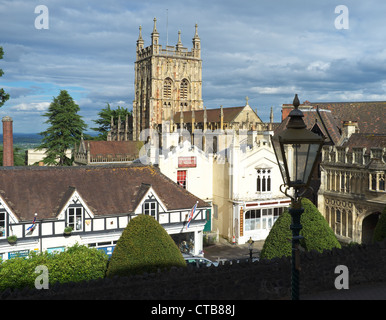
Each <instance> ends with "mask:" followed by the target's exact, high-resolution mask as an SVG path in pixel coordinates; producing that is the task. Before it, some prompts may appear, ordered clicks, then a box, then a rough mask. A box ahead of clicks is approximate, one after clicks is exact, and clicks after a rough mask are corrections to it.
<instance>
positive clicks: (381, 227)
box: [373, 207, 386, 242]
mask: <svg viewBox="0 0 386 320" xmlns="http://www.w3.org/2000/svg"><path fill="white" fill-rule="evenodd" d="M384 239H386V207H385V209H383V211H382V213H381V215H380V217H379V220H378V222H377V225H376V226H375V229H374V235H373V242H378V241H383V240H384Z"/></svg>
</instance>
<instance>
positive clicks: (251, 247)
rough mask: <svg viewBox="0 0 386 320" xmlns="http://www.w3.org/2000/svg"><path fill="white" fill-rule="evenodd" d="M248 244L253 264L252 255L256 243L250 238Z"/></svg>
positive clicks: (250, 260)
mask: <svg viewBox="0 0 386 320" xmlns="http://www.w3.org/2000/svg"><path fill="white" fill-rule="evenodd" d="M247 242H248V250H249V262H252V254H253V243H254V242H255V241H253V240H252V237H249V240H248V241H247Z"/></svg>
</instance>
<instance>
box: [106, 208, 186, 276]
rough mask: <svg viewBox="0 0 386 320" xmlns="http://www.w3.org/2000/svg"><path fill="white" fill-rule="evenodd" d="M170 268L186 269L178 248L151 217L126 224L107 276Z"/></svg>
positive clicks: (138, 218)
mask: <svg viewBox="0 0 386 320" xmlns="http://www.w3.org/2000/svg"><path fill="white" fill-rule="evenodd" d="M172 266H176V267H185V266H186V263H185V260H184V258H183V256H182V254H181V252H180V250H179V249H178V247H177V245H176V244H175V242H174V241H173V239H172V238H171V237H170V236H169V234H168V233H167V232H166V230H165V229H164V228H163V227H162V226H161V225H160V224H159V223H158V222H157V221H156V220H155V219H154V218H153V217H150V216H147V215H139V216H137V217H135V218H133V219H132V220H131V221H130V222H129V223H128V225H127V227H126V228H125V230H124V231H123V232H122V235H121V237H120V238H119V239H118V242H117V244H116V246H115V249H114V251H113V254H112V256H111V259H110V262H109V265H108V268H107V274H106V275H107V277H112V276H116V275H118V276H129V275H133V274H142V273H144V272H148V273H153V272H157V270H158V269H161V270H162V269H164V268H170V267H172Z"/></svg>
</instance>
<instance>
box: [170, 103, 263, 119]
mask: <svg viewBox="0 0 386 320" xmlns="http://www.w3.org/2000/svg"><path fill="white" fill-rule="evenodd" d="M246 108H248V109H250V111H252V113H251V117H255V118H256V119H255V120H253V118H251V121H252V122H254V121H259V122H261V120H260V118H259V116H258V115H257V114H256V113H255V111H253V109H252V108H250V107H249V106H242V107H227V108H222V110H223V121H224V122H226V123H230V122H232V121H233V120H234V119H236V117H237V116H238V115H239V114H240V113H241V112H243V111H244V110H246ZM204 113H205V110H194V116H195V122H196V123H203V122H204ZM182 115H183V121H184V123H191V122H192V111H183V112H182ZM220 115H221V108H216V109H206V117H207V122H220ZM180 117H181V112H176V113H175V114H174V118H173V121H174V122H175V123H179V122H180Z"/></svg>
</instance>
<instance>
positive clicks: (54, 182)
mask: <svg viewBox="0 0 386 320" xmlns="http://www.w3.org/2000/svg"><path fill="white" fill-rule="evenodd" d="M196 203H197V208H196V210H195V213H194V216H193V220H192V221H191V223H190V224H189V227H188V228H187V220H188V215H189V213H190V212H191V210H192V208H193V206H194V205H195V204H196ZM209 209H210V205H209V204H207V203H206V202H204V201H203V200H201V199H199V198H197V197H196V196H194V195H192V194H191V193H190V192H188V191H187V190H185V189H183V188H182V187H180V186H178V185H177V184H176V183H175V182H173V181H172V180H170V179H169V178H167V177H166V176H165V175H163V174H162V173H161V172H160V171H159V170H158V169H157V168H155V167H153V166H143V165H130V166H122V165H121V166H114V165H109V166H97V167H96V166H81V167H60V168H58V167H2V168H0V259H3V260H6V259H9V258H12V257H15V256H26V255H28V253H29V252H30V251H33V250H35V251H46V250H47V251H48V252H53V251H61V250H64V248H65V247H66V246H71V245H73V244H75V243H79V244H84V245H88V246H93V247H97V248H99V249H101V250H105V251H106V253H108V254H111V253H112V251H113V249H114V246H115V243H116V241H117V240H118V239H119V237H120V235H121V233H122V231H123V229H124V228H125V227H126V226H127V224H128V222H129V221H130V220H131V219H133V218H135V217H136V216H137V215H139V214H147V215H151V216H153V217H154V218H155V219H156V220H157V221H158V222H159V223H160V224H161V225H162V226H163V227H164V228H165V230H166V231H167V232H168V233H169V234H170V235H171V236H172V238H173V239H174V240H175V241H176V243H177V244H178V245H180V244H181V243H184V244H190V250H191V253H193V254H196V255H198V254H201V253H202V245H203V241H202V239H203V233H202V232H203V229H204V226H205V223H206V221H207V220H206V219H207V211H208V212H209ZM35 217H36V219H35V221H34V218H35ZM66 227H71V228H72V232H71V233H70V234H66V233H65V228H66ZM12 235H16V236H17V241H16V243H10V241H9V237H10V236H12Z"/></svg>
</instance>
